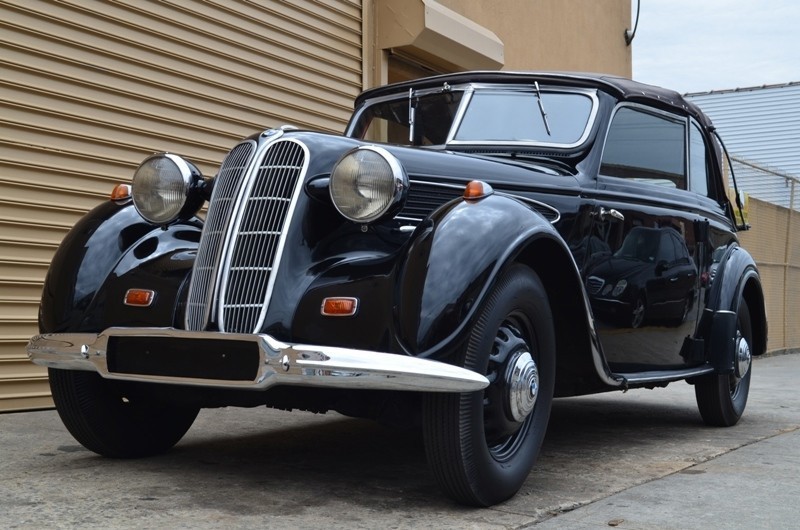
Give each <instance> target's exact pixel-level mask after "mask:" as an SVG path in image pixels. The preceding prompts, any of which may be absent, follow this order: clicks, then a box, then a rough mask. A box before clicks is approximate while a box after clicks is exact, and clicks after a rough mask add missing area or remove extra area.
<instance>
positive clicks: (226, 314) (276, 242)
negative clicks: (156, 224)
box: [186, 139, 308, 333]
mask: <svg viewBox="0 0 800 530" xmlns="http://www.w3.org/2000/svg"><path fill="white" fill-rule="evenodd" d="M246 144H253V145H254V143H253V142H243V143H242V144H239V146H237V147H235V148H234V149H233V151H231V154H229V155H228V157H226V159H225V162H224V163H223V166H222V168H221V169H220V176H219V177H218V178H220V177H223V180H222V181H218V182H217V183H216V184H215V189H214V194H213V196H212V200H211V205H210V206H209V210H208V217H207V219H206V226H205V227H204V229H203V235H202V237H201V240H200V248H199V249H198V256H197V261H196V266H195V270H194V271H193V273H192V280H191V284H190V288H189V298H188V303H187V317H186V327H187V329H189V330H193V331H202V330H205V329H207V328H208V327H209V324H210V323H212V322H213V323H214V324H215V327H216V328H217V329H219V330H220V331H224V332H231V333H258V332H259V331H260V328H261V326H262V325H263V323H264V319H265V317H266V312H267V309H268V307H269V300H270V297H271V294H272V289H273V286H274V282H275V274H276V272H277V269H278V264H279V263H280V258H281V254H282V251H283V246H284V244H285V237H286V232H287V231H288V228H289V226H290V223H291V220H292V216H293V212H294V208H295V205H296V203H297V198H298V195H299V193H300V191H301V189H302V184H303V179H304V177H305V173H306V169H307V167H308V150H307V148H306V146H305V145H303V144H302V143H300V142H298V141H296V140H292V139H277V140H274V139H273V140H270V141H268V143H266V144H261V145H260V146H258V148H257V154H256V155H255V159H253V157H252V156H251V157H250V160H251V162H250V163H249V164H247V165H246V168H245V169H244V170H242V169H241V164H240V165H235V162H236V161H237V160H240V159H239V158H236V157H234V156H233V155H234V153H236V152H237V150H239V149H240V148H242V149H243V146H244V145H246ZM229 160H230V161H231V163H230V164H228V161H229ZM228 166H230V167H228ZM220 185H222V189H221V190H220V191H219V193H218V190H217V186H220ZM234 188H235V191H233V192H231V190H232V189H234Z"/></svg>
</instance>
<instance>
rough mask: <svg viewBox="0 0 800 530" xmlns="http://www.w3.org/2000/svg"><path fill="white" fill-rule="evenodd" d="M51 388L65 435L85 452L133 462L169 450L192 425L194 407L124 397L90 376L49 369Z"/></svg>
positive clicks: (118, 388)
mask: <svg viewBox="0 0 800 530" xmlns="http://www.w3.org/2000/svg"><path fill="white" fill-rule="evenodd" d="M49 376H50V389H51V390H52V392H53V401H54V402H55V404H56V410H57V411H58V415H59V416H61V421H63V422H64V425H65V426H66V427H67V430H68V431H69V432H70V434H72V436H74V437H75V439H76V440H77V441H78V442H80V443H81V445H83V446H84V447H86V448H87V449H89V450H91V451H94V452H95V453H98V454H100V455H103V456H109V457H113V458H137V457H143V456H151V455H155V454H158V453H162V452H164V451H167V450H168V449H170V448H171V447H172V446H173V445H175V444H176V443H178V441H179V440H180V439H181V438H182V437H183V435H184V434H186V431H188V430H189V427H191V426H192V423H193V422H194V420H195V418H196V417H197V413H198V412H199V410H200V409H199V408H197V407H181V406H175V405H170V404H166V403H162V402H155V401H150V400H147V399H146V398H142V397H141V396H136V395H128V394H127V393H125V392H123V391H122V390H121V388H122V387H121V386H120V385H119V384H115V382H112V381H107V380H105V379H103V378H102V377H100V376H99V375H98V374H96V373H93V372H82V371H74V370H57V369H53V368H51V369H50V370H49Z"/></svg>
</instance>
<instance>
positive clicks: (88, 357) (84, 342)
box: [28, 328, 489, 392]
mask: <svg viewBox="0 0 800 530" xmlns="http://www.w3.org/2000/svg"><path fill="white" fill-rule="evenodd" d="M125 341H128V346H127V347H117V345H118V344H120V345H121V344H124V343H125ZM131 341H135V342H133V343H132V342H131ZM175 341H178V342H175ZM110 342H111V350H109V343H110ZM209 343H213V344H212V345H211V346H209ZM226 343H228V344H229V345H230V350H229V349H228V348H227V347H226ZM166 344H172V345H180V346H181V349H182V350H183V354H182V356H180V357H176V356H175V355H173V354H172V353H171V351H170V349H169V348H164V346H165V345H166ZM142 345H144V346H145V347H144V348H141V346H142ZM159 346H160V347H159ZM151 347H152V348H153V351H150V348H151ZM256 347H257V366H256V364H255V363H256ZM132 349H133V350H136V351H131V350H132ZM248 349H249V350H251V352H252V356H251V357H252V362H250V361H247V360H245V359H244V357H247V356H248V354H247V352H246V351H245V353H244V354H242V351H243V350H248ZM195 351H196V352H197V357H196V361H195V358H194V357H192V355H193V352H195ZM187 352H188V353H187ZM28 356H29V357H30V359H31V361H33V362H34V363H36V364H38V365H41V366H47V367H51V368H59V369H64V370H85V371H93V372H97V373H98V374H100V375H101V376H102V377H104V378H107V379H118V380H125V381H141V382H148V383H168V384H179V385H192V386H201V387H213V388H231V389H252V390H266V389H268V388H270V387H272V386H274V385H297V386H309V387H327V388H349V389H363V390H409V391H424V392H473V391H476V390H481V389H483V388H485V387H486V386H488V385H489V381H488V380H487V379H486V378H485V377H484V376H482V375H480V374H478V373H475V372H472V371H469V370H466V369H464V368H459V367H457V366H453V365H450V364H446V363H443V362H438V361H431V360H428V359H418V358H415V357H408V356H405V355H396V354H391V353H381V352H373V351H365V350H353V349H348V348H336V347H332V346H309V345H304V344H284V343H282V342H280V341H277V340H275V339H274V338H272V337H270V336H269V335H250V334H236V333H217V332H196V331H182V330H177V329H172V328H108V329H106V330H105V331H103V332H102V333H100V334H95V333H47V334H43V335H36V336H35V337H33V338H32V339H31V340H30V342H29V343H28ZM238 357H241V359H238ZM109 358H112V359H113V360H112V362H111V363H109ZM187 359H188V361H187ZM204 360H209V361H210V362H211V363H212V364H213V365H214V366H222V367H227V366H231V365H233V366H234V367H236V366H244V365H247V367H246V369H245V370H244V371H245V372H249V371H252V374H253V375H252V378H250V377H249V376H248V377H247V378H245V379H243V378H242V377H240V376H234V377H226V376H224V375H217V374H216V373H209V372H208V370H205V372H204V369H203V367H202V366H200V367H198V364H200V363H202V362H205V361H204ZM142 363H144V364H142ZM109 364H111V365H112V367H111V368H112V369H109ZM143 365H144V366H145V368H142V366H143ZM120 366H123V368H120ZM251 369H252V370H251ZM222 371H224V372H225V373H229V372H228V371H227V370H222ZM148 372H149V373H148ZM159 372H161V373H159ZM203 372H204V373H203ZM234 372H236V370H234ZM241 372H242V370H239V371H238V372H237V373H241ZM198 373H203V375H200V376H198V375H197V374H198Z"/></svg>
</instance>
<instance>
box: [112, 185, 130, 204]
mask: <svg viewBox="0 0 800 530" xmlns="http://www.w3.org/2000/svg"><path fill="white" fill-rule="evenodd" d="M130 196H131V185H130V184H117V185H116V186H114V189H113V190H112V191H111V200H112V201H122V200H125V199H128V198H130Z"/></svg>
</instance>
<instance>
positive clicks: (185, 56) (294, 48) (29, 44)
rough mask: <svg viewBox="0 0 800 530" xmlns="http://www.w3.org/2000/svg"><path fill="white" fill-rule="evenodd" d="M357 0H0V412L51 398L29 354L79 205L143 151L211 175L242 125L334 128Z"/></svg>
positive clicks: (355, 73) (347, 105) (91, 200)
mask: <svg viewBox="0 0 800 530" xmlns="http://www.w3.org/2000/svg"><path fill="white" fill-rule="evenodd" d="M361 15H362V9H361V2H360V1H357V0H353V1H348V0H316V1H314V0H308V1H302V0H297V1H293V2H289V1H287V2H261V3H252V2H243V1H240V2H234V1H226V0H216V1H214V0H211V1H206V2H191V3H189V2H183V1H182V0H166V1H164V2H157V3H156V2H143V1H138V0H122V1H120V2H115V3H113V4H111V3H106V2H70V1H66V2H59V3H52V2H35V1H23V0H19V1H0V48H1V49H2V53H1V54H0V68H2V71H3V74H2V76H0V107H1V111H0V410H13V409H20V408H31V407H34V408H35V407H42V406H47V405H49V403H50V402H49V398H48V397H47V396H48V388H47V384H46V378H45V372H44V370H42V369H40V368H39V367H36V366H34V365H32V364H30V363H29V362H27V360H26V355H25V351H24V346H25V343H26V342H27V339H28V338H29V337H30V335H32V334H33V333H35V332H36V311H37V304H38V301H39V296H40V292H41V288H42V280H43V278H44V274H45V272H46V270H47V266H48V263H49V261H50V259H51V257H52V255H53V252H54V251H55V249H56V247H57V246H58V244H59V242H60V241H61V239H62V238H63V237H64V235H65V234H66V233H67V231H68V230H69V228H70V227H71V226H72V225H73V224H74V223H75V221H77V219H78V218H79V217H80V216H81V215H82V214H83V213H84V212H86V211H87V210H89V209H90V208H92V207H93V206H94V205H95V204H97V203H98V201H101V200H104V199H105V198H106V197H107V195H108V193H109V192H110V190H111V188H112V187H113V185H114V184H115V183H118V182H122V181H128V180H129V179H130V177H131V175H132V173H133V170H134V169H135V168H136V166H137V165H138V163H139V162H140V161H141V160H142V159H143V158H144V157H145V156H147V155H148V154H150V153H152V152H154V151H162V150H169V151H172V152H176V153H179V154H182V155H185V156H187V157H188V158H190V159H191V160H193V161H194V162H195V163H197V165H198V166H199V167H200V168H201V170H202V171H203V172H204V173H205V174H208V175H212V174H214V172H215V171H216V167H217V165H218V164H219V163H220V161H221V159H222V157H223V156H224V154H225V153H226V152H227V150H228V149H229V148H230V147H231V146H233V145H234V144H235V142H236V141H238V140H239V139H240V138H241V137H243V136H246V135H248V134H250V133H252V132H255V131H258V130H261V129H263V128H267V127H270V126H278V125H281V124H285V123H288V124H292V125H296V126H298V127H301V128H312V129H316V130H326V131H333V132H339V131H341V130H342V129H343V128H344V125H345V122H346V120H347V118H348V117H349V115H350V112H351V109H352V100H353V98H354V96H355V95H356V94H358V92H359V91H360V89H361V83H362V60H361V42H362V39H361V28H362V24H361Z"/></svg>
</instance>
